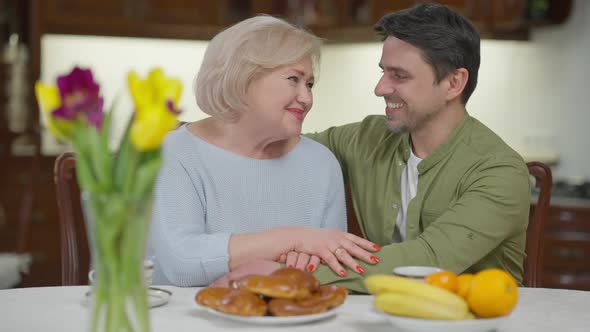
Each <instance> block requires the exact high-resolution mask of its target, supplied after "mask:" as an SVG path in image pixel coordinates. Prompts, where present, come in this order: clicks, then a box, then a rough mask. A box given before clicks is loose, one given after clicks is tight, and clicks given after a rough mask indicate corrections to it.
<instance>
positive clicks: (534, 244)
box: [523, 161, 553, 287]
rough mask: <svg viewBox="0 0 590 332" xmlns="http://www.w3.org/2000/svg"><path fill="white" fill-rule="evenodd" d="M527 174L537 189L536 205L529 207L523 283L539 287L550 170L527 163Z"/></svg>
mask: <svg viewBox="0 0 590 332" xmlns="http://www.w3.org/2000/svg"><path fill="white" fill-rule="evenodd" d="M527 167H528V169H529V173H530V174H531V175H532V176H533V177H534V178H535V180H536V183H535V186H536V187H537V188H539V195H538V199H537V203H536V204H535V205H534V207H533V206H531V211H530V214H529V225H528V227H527V238H526V248H525V252H526V257H525V260H524V275H523V283H524V285H525V286H527V287H541V283H542V281H541V279H542V276H543V250H542V249H543V248H542V242H543V240H544V237H543V235H544V230H545V224H546V220H547V215H548V214H549V202H550V200H551V187H552V185H553V180H552V175H551V169H550V168H549V167H548V166H547V165H545V164H543V163H540V162H536V161H532V162H529V163H527Z"/></svg>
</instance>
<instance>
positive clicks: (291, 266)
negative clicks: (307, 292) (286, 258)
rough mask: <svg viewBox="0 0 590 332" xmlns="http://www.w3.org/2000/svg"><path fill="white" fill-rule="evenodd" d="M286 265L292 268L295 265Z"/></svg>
mask: <svg viewBox="0 0 590 332" xmlns="http://www.w3.org/2000/svg"><path fill="white" fill-rule="evenodd" d="M287 267H290V268H294V267H295V266H293V265H291V264H289V265H287Z"/></svg>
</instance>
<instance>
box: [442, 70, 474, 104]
mask: <svg viewBox="0 0 590 332" xmlns="http://www.w3.org/2000/svg"><path fill="white" fill-rule="evenodd" d="M447 79H448V81H449V88H448V90H447V100H453V99H455V98H456V97H457V96H461V94H462V93H463V89H465V85H466V84H467V79H469V72H468V71H467V69H465V68H458V69H455V70H454V71H453V72H451V73H450V74H449V75H448V76H447Z"/></svg>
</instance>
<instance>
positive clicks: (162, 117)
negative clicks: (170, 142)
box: [131, 105, 177, 151]
mask: <svg viewBox="0 0 590 332" xmlns="http://www.w3.org/2000/svg"><path fill="white" fill-rule="evenodd" d="M176 124H177V121H176V116H175V115H174V113H172V112H170V111H169V110H168V109H167V108H166V106H165V105H152V107H147V108H145V109H144V110H143V112H141V113H138V114H136V118H135V119H133V123H132V124H131V143H132V144H133V146H135V148H137V149H138V150H139V151H149V150H154V149H157V148H159V147H160V145H161V144H162V141H163V140H164V137H165V136H166V134H167V133H168V132H169V131H170V130H172V129H174V127H176Z"/></svg>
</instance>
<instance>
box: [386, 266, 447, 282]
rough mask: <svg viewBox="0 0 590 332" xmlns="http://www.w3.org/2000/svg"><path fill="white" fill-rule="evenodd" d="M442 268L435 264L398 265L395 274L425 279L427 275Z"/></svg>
mask: <svg viewBox="0 0 590 332" xmlns="http://www.w3.org/2000/svg"><path fill="white" fill-rule="evenodd" d="M442 270H443V269H441V268H438V267H435V266H398V267H396V268H394V269H393V274H395V275H396V276H398V277H404V278H410V279H416V280H424V278H426V277H427V276H429V275H431V274H433V273H436V272H440V271H442Z"/></svg>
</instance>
